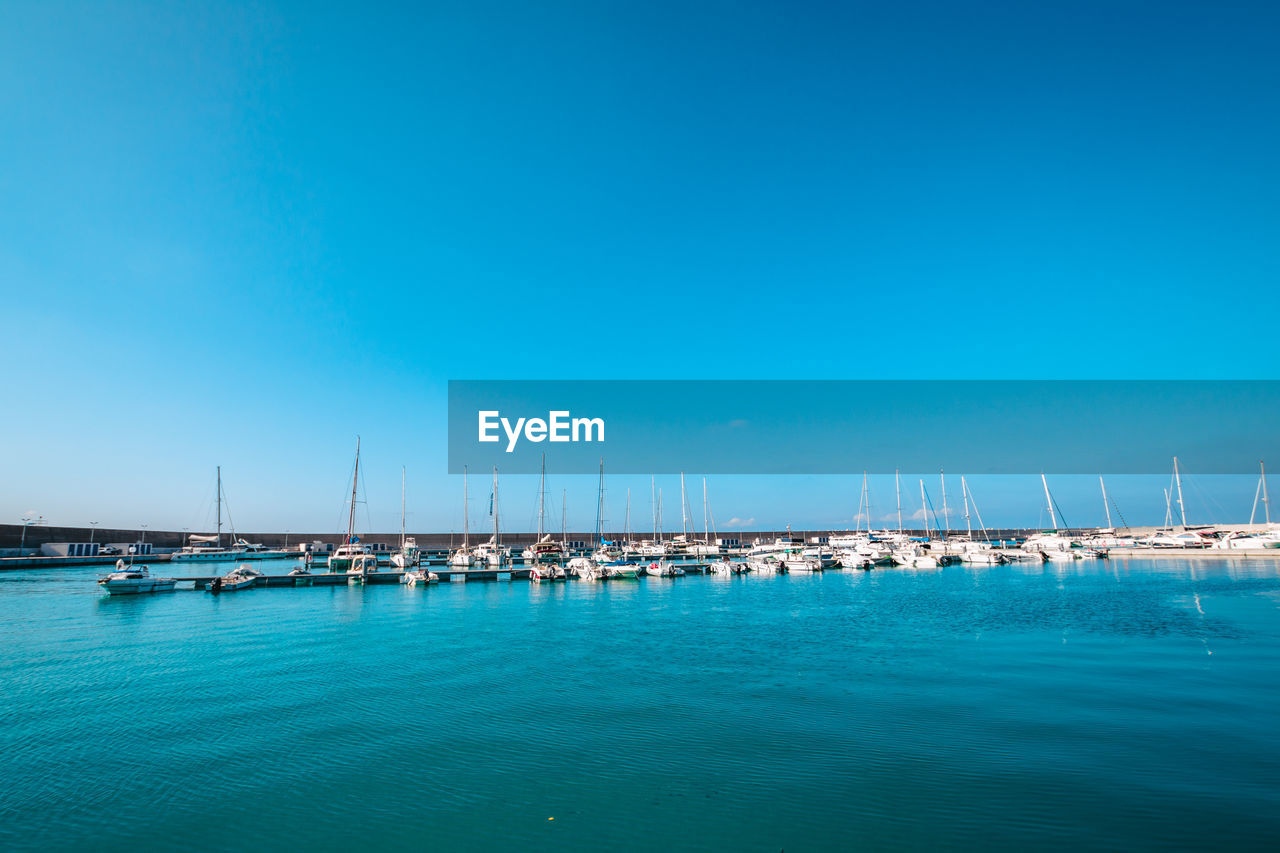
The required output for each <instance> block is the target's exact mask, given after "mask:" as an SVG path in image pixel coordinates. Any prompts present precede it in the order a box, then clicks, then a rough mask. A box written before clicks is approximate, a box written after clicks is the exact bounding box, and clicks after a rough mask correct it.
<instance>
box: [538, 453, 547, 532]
mask: <svg viewBox="0 0 1280 853" xmlns="http://www.w3.org/2000/svg"><path fill="white" fill-rule="evenodd" d="M546 508H547V454H545V453H544V454H542V474H541V475H539V477H538V541H539V542H541V541H542V527H543V524H542V521H543V516H544V515H545V514H546Z"/></svg>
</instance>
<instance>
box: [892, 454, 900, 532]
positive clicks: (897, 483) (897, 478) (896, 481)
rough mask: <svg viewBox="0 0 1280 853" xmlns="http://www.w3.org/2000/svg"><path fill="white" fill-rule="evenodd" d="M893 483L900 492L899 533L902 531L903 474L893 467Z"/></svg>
mask: <svg viewBox="0 0 1280 853" xmlns="http://www.w3.org/2000/svg"><path fill="white" fill-rule="evenodd" d="M893 485H894V488H895V489H896V490H897V492H898V533H899V534H901V533H902V475H901V474H900V473H899V472H898V469H897V468H894V469H893Z"/></svg>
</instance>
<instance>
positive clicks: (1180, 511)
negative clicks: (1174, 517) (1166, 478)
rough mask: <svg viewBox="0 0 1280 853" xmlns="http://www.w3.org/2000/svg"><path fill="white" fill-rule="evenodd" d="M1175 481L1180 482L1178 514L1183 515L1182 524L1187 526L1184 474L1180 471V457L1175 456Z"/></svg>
mask: <svg viewBox="0 0 1280 853" xmlns="http://www.w3.org/2000/svg"><path fill="white" fill-rule="evenodd" d="M1173 481H1174V482H1175V483H1177V484H1178V515H1180V516H1182V526H1183V527H1186V526H1187V508H1186V506H1185V505H1184V504H1183V503H1182V475H1181V474H1179V473H1178V457H1176V456H1175V457H1173Z"/></svg>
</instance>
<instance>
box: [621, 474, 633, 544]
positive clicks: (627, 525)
mask: <svg viewBox="0 0 1280 853" xmlns="http://www.w3.org/2000/svg"><path fill="white" fill-rule="evenodd" d="M622 535H623V537H624V538H625V539H626V540H627V547H628V548H630V547H631V487H630V486H627V514H626V515H625V516H623V517H622Z"/></svg>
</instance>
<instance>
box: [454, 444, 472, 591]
mask: <svg viewBox="0 0 1280 853" xmlns="http://www.w3.org/2000/svg"><path fill="white" fill-rule="evenodd" d="M470 538H471V522H470V517H469V516H468V515H467V466H465V465H464V466H462V547H461V548H459V549H458V550H456V551H454V552H453V553H452V554H450V555H449V565H450V566H456V567H459V568H468V567H470V566H474V565H475V564H476V555H475V554H474V553H473V552H472V550H471V541H470Z"/></svg>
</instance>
